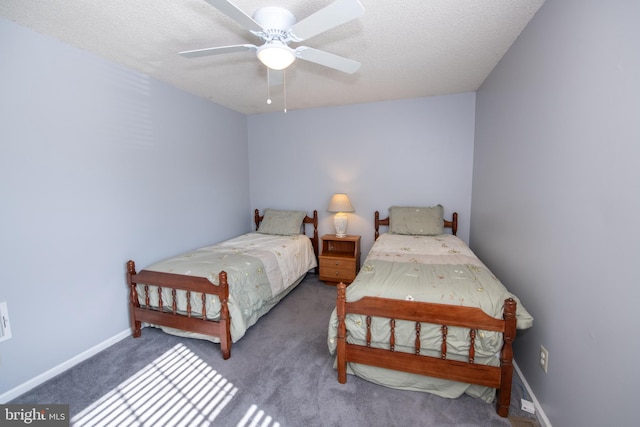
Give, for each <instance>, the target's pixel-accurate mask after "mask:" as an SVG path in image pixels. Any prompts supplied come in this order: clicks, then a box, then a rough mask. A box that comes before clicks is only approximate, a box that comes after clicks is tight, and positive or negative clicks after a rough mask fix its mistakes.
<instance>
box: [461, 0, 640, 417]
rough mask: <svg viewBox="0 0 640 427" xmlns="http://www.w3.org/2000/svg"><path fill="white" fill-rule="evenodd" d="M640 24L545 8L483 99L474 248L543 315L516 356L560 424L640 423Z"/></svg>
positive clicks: (632, 16) (629, 9) (636, 16)
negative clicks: (542, 351) (544, 358)
mask: <svg viewBox="0 0 640 427" xmlns="http://www.w3.org/2000/svg"><path fill="white" fill-rule="evenodd" d="M639 21H640V3H638V2H630V1H610V2H593V1H589V2H585V1H580V0H573V1H569V0H565V1H547V2H546V3H545V4H544V5H543V6H542V8H541V9H540V11H539V12H538V13H537V15H536V16H535V17H534V19H533V20H532V21H531V22H530V24H529V26H528V27H527V28H526V29H525V31H524V32H523V33H522V35H521V36H520V38H519V39H518V40H517V41H516V43H515V45H514V46H512V48H511V50H510V51H509V52H508V53H507V55H506V56H505V57H504V58H503V59H502V61H501V62H500V64H499V65H498V66H497V67H496V69H495V70H494V71H493V72H492V73H491V75H490V77H489V78H488V79H487V80H486V81H485V82H484V84H483V85H482V87H481V88H480V90H479V91H478V92H477V110H476V111H477V112H476V140H475V156H474V173H473V200H472V209H471V213H472V215H471V237H470V239H471V246H472V248H473V249H474V250H475V251H476V253H477V254H478V255H479V256H480V258H482V259H483V260H484V261H485V262H486V263H487V264H488V265H489V266H490V268H492V270H493V271H494V272H495V273H496V274H497V275H498V276H499V277H500V278H501V279H502V280H503V281H504V282H505V283H506V284H507V286H509V287H510V288H511V289H512V290H513V291H514V292H515V293H516V294H517V295H518V296H519V297H520V298H521V299H522V301H525V302H526V306H527V308H528V309H529V311H530V312H531V313H532V315H533V316H534V317H535V322H534V326H533V328H532V329H531V330H529V331H527V332H526V333H524V334H522V336H521V337H519V338H518V340H517V342H516V348H515V354H516V359H517V362H518V365H519V366H520V368H521V369H522V371H523V372H524V375H525V377H526V378H527V380H528V382H529V384H530V385H531V387H532V388H533V390H534V392H535V394H536V396H537V398H538V400H539V401H540V402H541V404H542V407H543V409H544V411H545V413H546V414H547V416H548V418H549V419H550V420H551V422H552V423H553V425H556V426H603V425H616V426H622V425H636V424H637V423H638V422H637V408H636V406H635V404H636V396H637V394H638V393H637V385H638V382H639V381H640V369H639V368H638V363H637V357H638V354H639V353H640V344H639V343H640V341H639V340H638V339H636V332H637V327H638V325H640V314H639V313H640V310H638V308H637V301H638V300H639V299H640V287H639V286H638V276H637V272H636V270H635V267H634V266H636V265H637V264H638V260H639V258H638V256H639V255H640V239H639V237H640V225H639V222H638V218H639V217H640V188H639V185H640V168H639V167H638V159H639V158H640V128H639V123H640V122H639V120H640V81H639V79H638V76H639V75H640V48H639V46H638V40H640V32H639V31H638V22H639ZM541 344H542V345H544V346H545V347H546V348H547V349H548V350H549V355H550V357H549V372H548V374H545V373H544V372H543V371H542V370H541V369H540V368H539V367H538V357H537V356H538V351H539V348H540V345H541Z"/></svg>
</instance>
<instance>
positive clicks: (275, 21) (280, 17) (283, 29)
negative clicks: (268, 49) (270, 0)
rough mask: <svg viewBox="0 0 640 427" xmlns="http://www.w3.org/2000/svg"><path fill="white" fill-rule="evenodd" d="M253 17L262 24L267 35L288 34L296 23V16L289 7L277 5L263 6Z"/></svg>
mask: <svg viewBox="0 0 640 427" xmlns="http://www.w3.org/2000/svg"><path fill="white" fill-rule="evenodd" d="M253 19H255V21H256V22H258V23H259V24H260V25H262V28H264V32H265V34H267V35H270V36H274V35H281V36H285V37H286V36H287V31H288V30H289V29H290V28H291V27H292V26H293V24H295V23H296V17H295V16H294V15H293V13H291V12H289V11H288V10H287V9H284V8H282V7H277V6H269V7H263V8H261V9H258V10H256V12H255V13H254V14H253Z"/></svg>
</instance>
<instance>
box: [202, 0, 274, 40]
mask: <svg viewBox="0 0 640 427" xmlns="http://www.w3.org/2000/svg"><path fill="white" fill-rule="evenodd" d="M206 1H207V3H209V4H210V5H211V6H213V7H215V8H216V9H218V10H219V11H220V12H222V13H224V14H225V15H227V16H228V17H229V18H231V19H233V20H234V21H236V22H237V23H238V24H240V25H242V26H243V27H244V28H246V29H247V30H249V31H254V32H256V33H259V32H261V31H263V30H264V28H262V25H260V24H259V23H258V22H257V21H255V20H254V19H253V18H252V17H250V16H249V15H247V14H246V13H244V12H243V11H242V10H241V9H239V8H238V7H237V6H236V5H234V4H233V3H231V2H230V1H228V0H206Z"/></svg>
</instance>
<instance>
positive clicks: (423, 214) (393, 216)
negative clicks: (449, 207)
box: [389, 205, 444, 236]
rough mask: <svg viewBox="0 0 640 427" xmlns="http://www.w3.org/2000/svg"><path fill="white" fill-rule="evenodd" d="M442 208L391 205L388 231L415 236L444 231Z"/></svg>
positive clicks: (438, 206)
mask: <svg viewBox="0 0 640 427" xmlns="http://www.w3.org/2000/svg"><path fill="white" fill-rule="evenodd" d="M443 216H444V209H443V208H442V205H437V206H432V207H409V206H391V207H390V208H389V232H390V233H393V234H411V235H417V236H435V235H437V234H443V233H444V220H443Z"/></svg>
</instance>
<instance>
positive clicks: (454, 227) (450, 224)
mask: <svg viewBox="0 0 640 427" xmlns="http://www.w3.org/2000/svg"><path fill="white" fill-rule="evenodd" d="M381 225H384V226H386V227H388V226H389V217H386V218H384V219H380V212H378V211H376V215H375V227H376V236H375V238H376V239H377V238H378V237H380V226H381ZM444 228H450V229H451V233H452V234H453V235H454V236H455V235H456V233H457V232H458V212H454V213H453V218H451V221H447V220H446V219H445V220H444Z"/></svg>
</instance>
